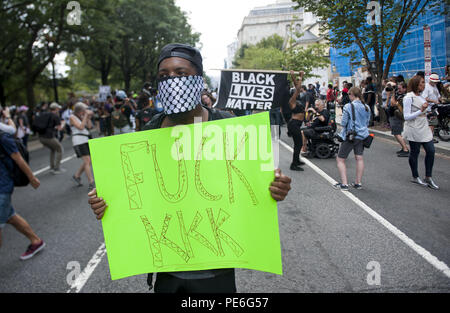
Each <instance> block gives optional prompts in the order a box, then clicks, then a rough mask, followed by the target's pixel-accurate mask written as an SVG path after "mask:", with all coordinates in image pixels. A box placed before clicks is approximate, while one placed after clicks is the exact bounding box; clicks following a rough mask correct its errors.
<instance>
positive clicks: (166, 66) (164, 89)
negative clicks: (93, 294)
mask: <svg viewBox="0 0 450 313" xmlns="http://www.w3.org/2000/svg"><path fill="white" fill-rule="evenodd" d="M202 73H203V65H202V57H201V54H200V52H199V51H198V50H197V49H195V48H193V47H190V46H187V45H183V44H169V45H167V46H165V47H164V48H163V50H162V52H161V55H160V58H159V62H158V77H159V86H158V87H159V88H158V89H159V91H160V93H159V95H160V100H161V102H162V105H163V107H164V112H162V113H160V114H158V115H156V116H155V117H154V118H153V119H152V121H151V122H150V123H149V124H147V125H146V127H145V128H144V130H149V129H155V128H167V127H173V126H177V125H189V124H193V123H194V120H195V119H201V121H203V122H207V121H212V120H218V119H224V118H229V117H232V116H231V115H230V114H228V113H225V112H219V111H217V110H214V109H209V108H206V107H204V106H202V105H201V92H202V90H203V78H202ZM174 86H175V87H174ZM177 87H178V88H177ZM177 99H184V100H181V101H178V100H177ZM137 135H139V133H137ZM290 182H291V179H290V178H289V177H287V176H285V175H283V174H282V173H281V171H280V170H279V169H278V170H276V172H275V180H274V181H273V183H272V184H271V186H270V187H269V189H270V193H271V196H272V197H273V199H275V200H276V201H282V200H284V199H285V197H286V196H287V194H288V192H289V190H290ZM88 196H89V203H90V205H91V208H92V210H93V211H94V213H95V214H96V215H97V219H101V218H103V216H104V213H105V210H106V207H107V204H106V203H105V201H104V200H103V199H101V198H99V197H98V196H97V191H96V190H95V189H94V190H93V191H92V192H91V193H89V194H88ZM150 277H151V276H150ZM155 292H190V293H197V292H203V293H230V292H236V285H235V277H234V269H211V270H202V271H190V272H171V273H158V275H157V278H156V282H155Z"/></svg>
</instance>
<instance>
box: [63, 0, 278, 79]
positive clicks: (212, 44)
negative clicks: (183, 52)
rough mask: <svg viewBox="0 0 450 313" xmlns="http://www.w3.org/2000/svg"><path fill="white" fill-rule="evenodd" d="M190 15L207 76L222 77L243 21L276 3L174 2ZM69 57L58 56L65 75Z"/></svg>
mask: <svg viewBox="0 0 450 313" xmlns="http://www.w3.org/2000/svg"><path fill="white" fill-rule="evenodd" d="M175 2H176V4H177V5H178V6H179V7H180V8H181V10H182V11H184V12H186V13H187V16H188V19H189V24H190V25H191V26H192V27H193V30H194V31H195V32H198V33H200V34H201V37H200V42H201V44H202V45H203V48H202V49H201V52H202V56H203V68H204V69H205V71H206V73H207V75H208V76H211V77H219V76H220V72H218V71H211V69H222V68H223V66H224V59H225V58H226V57H227V46H228V45H229V44H231V43H232V42H233V41H234V40H235V39H236V38H237V33H238V31H239V28H240V27H241V26H242V21H243V20H244V17H245V16H247V15H248V13H249V12H250V10H251V9H253V8H255V7H260V6H265V5H268V4H272V3H276V0H175ZM65 57H66V53H61V54H59V55H57V56H56V58H55V63H56V66H57V71H58V73H60V74H63V73H64V72H65V70H67V69H68V67H67V66H65V64H64V63H65V62H64V59H65Z"/></svg>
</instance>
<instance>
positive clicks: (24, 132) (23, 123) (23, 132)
mask: <svg viewBox="0 0 450 313" xmlns="http://www.w3.org/2000/svg"><path fill="white" fill-rule="evenodd" d="M17 111H18V114H17V116H16V126H17V138H19V139H20V140H22V143H23V145H24V146H25V148H26V147H27V146H28V137H29V136H30V133H31V130H30V123H29V122H28V117H27V115H26V112H27V111H28V107H26V106H24V105H23V106H21V107H20V108H19V109H18V110H17Z"/></svg>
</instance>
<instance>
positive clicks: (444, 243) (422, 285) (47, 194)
mask: <svg viewBox="0 0 450 313" xmlns="http://www.w3.org/2000/svg"><path fill="white" fill-rule="evenodd" d="M285 134H286V128H283V131H282V137H281V140H282V141H283V142H284V143H285V144H281V145H280V168H281V169H282V171H283V172H284V173H285V174H287V175H288V176H290V177H291V178H292V190H291V191H290V194H289V196H288V197H287V199H286V200H285V201H283V202H280V203H279V204H278V216H279V227H280V240H281V246H282V257H283V275H282V276H279V275H275V274H270V273H264V272H258V271H252V270H246V269H237V270H236V283H237V289H238V292H242V293H253V292H256V293H259V292H261V293H266V292H267V293H273V292H275V293H280V292H286V293H304V292H313V293H316V292H327V293H328V292H332V293H335V292H445V293H447V292H449V291H450V278H449V277H450V273H449V270H448V265H449V264H450V245H449V242H450V210H449V209H450V206H449V203H450V202H449V200H450V193H449V190H450V166H449V165H450V157H449V156H448V155H445V154H438V155H437V157H436V162H435V167H434V169H435V171H434V178H435V180H436V182H437V183H438V184H439V185H440V187H441V190H439V191H435V190H431V189H427V188H421V187H418V186H415V185H413V184H412V183H410V182H409V180H410V176H411V174H410V170H409V166H408V159H407V158H398V157H397V156H396V155H395V151H397V150H398V149H399V148H398V147H397V144H396V143H395V142H394V141H393V140H391V139H389V138H383V137H381V136H377V137H376V139H375V141H374V144H373V147H372V148H371V149H370V150H367V151H366V152H365V156H364V158H365V164H366V169H365V173H364V179H363V185H364V189H363V190H351V191H349V192H348V193H347V195H346V194H345V193H344V192H342V191H337V190H334V189H333V188H332V185H331V182H330V181H333V180H336V181H337V180H338V171H337V169H336V164H335V160H333V159H328V160H319V159H311V160H307V162H308V164H310V166H305V171H304V172H293V171H290V170H289V165H290V161H291V159H292V149H291V148H290V147H292V146H293V144H292V139H291V138H289V137H287V136H286V135H285ZM63 143H64V147H65V152H64V157H63V158H64V159H65V162H64V164H63V167H64V168H66V169H67V172H66V173H65V174H62V175H57V176H54V175H52V174H50V173H49V171H48V170H43V171H42V169H45V168H46V167H47V166H48V158H49V152H48V150H47V149H44V148H41V147H39V145H38V144H36V146H35V148H34V149H33V151H32V152H31V167H32V169H33V171H34V172H39V174H38V178H39V179H40V181H41V187H40V188H39V189H38V190H33V189H32V188H31V187H25V188H17V189H16V190H15V192H14V194H13V205H14V207H15V208H16V211H17V212H18V213H19V214H20V215H21V216H23V217H24V218H25V219H26V220H27V221H28V222H29V223H30V225H31V226H32V228H33V229H34V230H35V232H36V233H37V234H38V235H39V236H40V237H41V238H43V239H44V240H45V242H46V244H47V246H46V248H45V250H43V251H42V252H41V253H39V254H38V255H36V256H35V257H34V258H32V259H30V260H28V261H20V260H19V256H20V254H22V253H23V252H24V251H25V249H26V246H27V245H28V242H27V240H26V238H25V237H23V236H22V235H21V234H19V233H18V232H16V231H15V230H14V229H13V227H12V226H10V225H7V226H6V227H5V229H4V230H3V246H2V247H1V248H0V292H33V293H41V292H49V293H53V292H55V293H66V292H81V293H97V292H105V293H123V292H125V293H145V292H149V291H148V287H147V284H146V278H147V277H146V275H139V276H135V277H130V278H125V279H121V280H117V281H111V279H110V273H109V268H108V261H107V257H106V254H105V253H104V249H103V243H104V239H103V233H102V228H101V223H100V222H99V221H97V220H96V219H95V217H94V215H93V213H92V211H91V210H90V208H89V205H88V204H87V181H86V179H85V178H84V177H83V180H84V181H83V183H84V186H82V187H76V186H75V184H74V182H72V181H71V178H70V177H71V176H72V174H73V173H74V172H75V171H76V169H77V168H78V167H79V166H80V163H81V161H80V160H78V159H77V158H74V157H73V154H74V153H73V149H72V147H71V144H70V140H65V141H64V142H63ZM422 154H423V153H422ZM309 162H311V163H309ZM354 163H355V162H354V159H353V158H352V157H349V159H348V161H347V165H348V174H349V180H350V181H351V179H352V177H354V176H353V175H354V171H355V167H354V165H355V164H354ZM420 166H421V167H420V171H421V173H422V172H423V171H424V170H423V155H422V156H421V161H420ZM364 208H365V209H364ZM367 208H369V209H367ZM371 210H372V211H371ZM371 212H375V213H371ZM376 214H378V215H379V216H380V218H376V216H377V215H376ZM374 216H375V217H374ZM391 226H392V227H391ZM411 242H412V243H411ZM373 264H375V265H376V267H377V266H378V265H379V270H380V272H379V273H380V275H379V278H380V280H379V281H378V282H377V281H376V280H375V283H374V280H373V279H372V278H373V277H374V276H373V275H372V274H373V273H374V272H373V270H374V268H375V267H372V266H373ZM77 266H79V268H78V269H79V270H80V271H83V270H84V272H83V274H82V275H81V276H82V277H83V280H80V279H79V280H78V281H77V282H76V284H73V283H74V281H73V277H74V276H73V273H75V272H76V269H77Z"/></svg>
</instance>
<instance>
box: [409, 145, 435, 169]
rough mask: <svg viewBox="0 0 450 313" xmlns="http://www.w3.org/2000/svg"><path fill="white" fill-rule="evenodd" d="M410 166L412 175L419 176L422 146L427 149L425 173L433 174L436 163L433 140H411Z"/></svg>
mask: <svg viewBox="0 0 450 313" xmlns="http://www.w3.org/2000/svg"><path fill="white" fill-rule="evenodd" d="M409 146H410V150H409V166H410V167H411V172H412V176H413V177H414V178H417V177H419V170H418V159H419V154H420V146H423V148H424V149H425V153H426V154H425V172H426V173H425V175H426V177H432V175H433V165H434V154H435V152H436V150H435V148H434V143H433V141H430V142H415V141H410V142H409Z"/></svg>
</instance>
